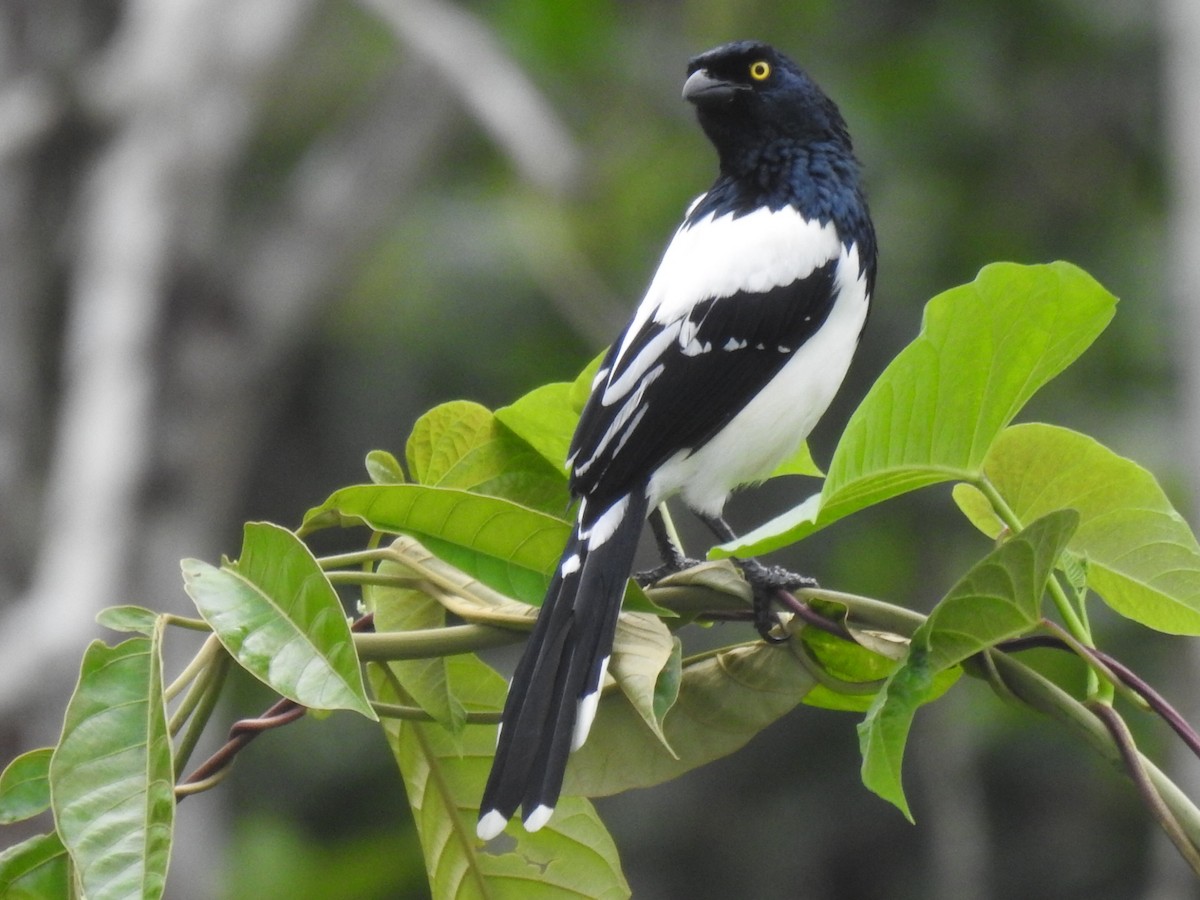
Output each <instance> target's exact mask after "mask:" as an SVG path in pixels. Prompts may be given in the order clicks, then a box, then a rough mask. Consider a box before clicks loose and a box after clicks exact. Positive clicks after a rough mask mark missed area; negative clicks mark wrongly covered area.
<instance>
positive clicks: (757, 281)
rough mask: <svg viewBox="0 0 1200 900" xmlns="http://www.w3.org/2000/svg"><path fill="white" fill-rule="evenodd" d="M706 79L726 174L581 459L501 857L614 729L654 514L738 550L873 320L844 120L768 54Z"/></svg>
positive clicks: (576, 457) (585, 429)
mask: <svg viewBox="0 0 1200 900" xmlns="http://www.w3.org/2000/svg"><path fill="white" fill-rule="evenodd" d="M687 72H688V76H687V81H686V82H685V83H684V86H683V97H684V99H685V100H687V101H688V102H690V103H691V104H693V105H694V106H695V108H696V114H697V117H698V118H699V121H700V127H701V128H703V129H704V133H705V134H706V135H707V136H708V139H709V140H710V141H711V142H712V144H713V146H714V147H715V148H716V151H717V157H718V160H719V163H720V171H719V174H718V175H717V179H716V181H715V182H714V183H713V185H712V187H711V188H709V190H708V192H707V193H705V194H703V195H701V196H700V197H699V198H698V199H697V200H695V201H694V202H693V203H692V205H691V206H690V207H689V208H688V210H687V213H686V215H685V216H684V219H683V224H682V225H680V226H679V230H678V231H676V232H675V236H674V237H673V238H672V239H671V242H670V244H669V245H668V246H667V249H666V252H665V253H664V254H663V257H662V261H661V262H660V263H659V266H658V271H657V272H656V273H655V275H654V278H653V280H652V281H651V282H650V287H649V288H648V289H647V291H646V295H645V297H644V298H643V300H642V302H641V305H640V306H638V308H637V310H636V311H635V312H634V314H633V318H632V319H631V320H630V321H629V324H628V325H626V326H625V330H624V331H623V332H621V334H620V336H619V337H618V338H617V339H616V341H615V343H614V344H613V345H612V347H611V348H610V350H609V351H608V354H607V356H606V357H605V358H604V361H603V363H602V364H601V366H600V370H599V371H598V372H597V373H596V378H595V381H594V382H593V383H592V391H591V396H590V398H589V400H588V401H587V404H586V406H585V407H584V410H583V414H582V416H581V418H580V420H579V425H578V427H577V429H576V432H575V437H574V440H573V442H572V444H571V450H570V456H569V458H568V462H569V466H570V486H571V492H572V494H573V495H574V496H575V497H577V498H578V499H579V512H578V518H577V522H576V524H575V527H574V530H573V531H572V532H571V537H570V539H569V540H568V541H567V546H566V549H565V550H564V551H563V555H562V561H561V562H560V563H559V566H558V569H557V570H556V572H555V574H554V577H553V579H552V581H551V583H550V587H549V589H548V591H547V593H546V599H545V602H544V603H543V605H542V608H541V612H540V614H539V615H538V618H537V622H536V624H535V626H534V629H533V632H532V634H531V635H530V637H529V641H528V644H527V645H526V647H525V651H524V655H523V657H522V658H521V661H520V663H519V664H518V666H517V669H516V673H515V674H514V676H513V680H512V685H511V687H510V688H509V693H508V700H507V702H506V703H505V706H504V713H503V717H502V722H503V725H502V726H501V729H500V736H499V741H498V744H497V748H496V758H495V761H494V762H493V764H492V771H491V775H490V777H489V778H488V782H487V788H486V789H485V791H484V795H483V800H482V802H481V804H480V817H479V825H478V834H479V837H480V838H482V839H483V840H490V839H491V838H493V837H495V836H496V835H497V834H499V833H500V832H501V831H502V830H503V829H504V827H505V825H506V823H507V822H508V819H509V817H510V816H511V815H512V814H513V813H514V812H515V810H516V808H517V806H518V805H519V806H521V807H522V810H523V818H524V825H525V828H526V829H527V830H529V831H535V830H537V829H538V828H541V827H542V826H543V825H545V824H546V822H547V821H548V820H549V818H550V816H551V814H552V813H553V811H554V805H555V803H556V802H557V800H558V796H559V791H560V789H561V787H562V781H563V771H564V769H565V768H566V763H567V756H568V754H569V753H570V751H571V750H573V749H576V748H578V747H579V746H581V745H582V744H583V742H584V740H585V739H586V737H587V734H588V730H589V729H590V727H591V724H592V719H593V718H594V716H595V714H596V706H597V703H598V702H599V697H600V690H601V688H602V687H603V686H604V679H605V676H606V673H607V668H608V661H609V656H610V654H611V652H612V642H613V634H614V629H615V628H616V622H617V615H618V613H619V611H620V607H621V599H622V596H623V594H624V591H625V584H626V580H627V579H628V577H629V575H630V572H631V570H632V568H633V559H634V551H635V549H636V547H637V543H638V538H639V536H640V534H641V531H642V526H643V523H644V522H645V521H646V518H647V515H648V514H649V513H650V512H651V511H652V510H654V509H655V507H656V506H657V505H658V504H659V503H660V502H662V501H663V500H665V499H666V498H668V497H671V496H674V495H679V496H680V497H681V498H682V500H683V502H684V503H686V504H687V506H688V507H690V508H691V509H692V510H693V511H695V512H696V513H697V514H699V515H700V517H701V518H702V519H704V520H705V521H706V522H708V523H709V524H710V526H711V527H713V528H714V530H716V531H717V533H718V534H721V535H722V536H726V533H728V535H731V534H732V533H731V532H729V531H728V526H726V525H725V524H724V521H723V520H722V519H721V518H720V516H721V511H722V508H723V506H724V504H725V500H726V498H727V497H728V495H729V493H730V492H731V491H732V490H733V489H734V488H736V487H738V486H739V485H743V484H747V483H749V482H754V481H760V480H762V479H763V478H765V477H766V476H767V475H769V474H770V473H771V472H772V471H773V470H774V469H775V468H776V466H778V465H779V464H780V463H781V462H782V461H783V460H785V459H786V458H788V457H789V456H790V455H791V454H792V453H794V452H795V451H796V450H797V449H798V447H799V445H800V443H801V441H803V440H804V439H805V438H806V437H807V436H808V433H809V432H810V431H811V430H812V428H813V426H814V425H815V424H816V423H817V420H818V419H819V418H820V417H821V415H822V414H823V413H824V412H825V409H826V407H828V405H829V403H830V401H831V400H832V399H833V396H834V394H835V393H836V391H837V389H838V387H839V385H840V384H841V382H842V379H843V377H844V376H845V374H846V369H847V368H848V367H849V365H850V359H851V357H852V356H853V354H854V350H855V347H856V346H857V345H858V339H859V336H860V334H861V333H862V330H863V327H864V325H865V323H866V321H867V309H868V306H869V303H870V298H871V292H872V289H873V287H874V283H875V232H874V228H873V227H872V225H871V219H870V215H869V213H868V212H867V207H866V204H865V202H864V200H863V195H862V191H861V188H860V186H859V172H858V163H857V161H856V160H855V158H854V152H853V150H852V148H851V145H850V135H849V134H848V132H847V129H846V123H845V122H844V121H843V119H842V116H841V114H840V113H839V112H838V109H837V107H836V106H835V105H834V104H833V102H832V101H831V100H830V99H829V98H828V97H826V96H825V94H824V93H823V92H822V91H821V89H820V88H819V87H817V85H816V84H814V83H813V81H812V80H811V79H810V78H809V77H808V75H807V74H805V72H804V71H803V70H801V69H800V68H799V67H798V66H797V65H796V64H795V63H793V62H792V61H791V60H789V59H788V58H787V57H785V56H784V55H783V54H781V53H779V52H778V51H777V50H775V49H774V48H772V47H770V46H768V45H767V44H763V43H759V42H754V41H740V42H737V43H732V44H725V45H723V46H721V47H717V48H716V49H713V50H710V51H708V52H707V53H703V54H701V55H699V56H697V57H695V58H694V59H692V60H691V61H690V62H689V63H688V68H687ZM664 544H665V542H664V541H663V540H662V539H661V536H660V548H661V547H662V546H663V545H664ZM664 555H666V556H673V557H674V561H675V562H677V563H678V562H680V561H682V553H681V552H679V551H674V552H673V553H672V552H671V551H669V550H668V552H667V553H665V554H664ZM752 562H753V561H752V560H750V561H747V563H752ZM745 571H746V574H747V576H751V575H754V574H759V573H762V572H765V571H768V570H766V568H765V567H762V566H757V568H755V569H751V568H750V567H748V566H747V567H746V568H745ZM751 582H752V583H753V579H751ZM768 603H769V595H768ZM756 605H757V604H756ZM768 608H769V607H768ZM760 631H763V633H764V637H766V636H767V633H766V631H765V630H764V629H763V627H762V625H761V624H760Z"/></svg>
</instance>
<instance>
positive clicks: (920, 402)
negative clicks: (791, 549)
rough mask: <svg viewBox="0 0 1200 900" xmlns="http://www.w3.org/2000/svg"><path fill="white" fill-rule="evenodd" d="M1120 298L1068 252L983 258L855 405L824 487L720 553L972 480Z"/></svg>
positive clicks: (784, 540) (747, 550)
mask: <svg viewBox="0 0 1200 900" xmlns="http://www.w3.org/2000/svg"><path fill="white" fill-rule="evenodd" d="M1115 305H1116V298H1114V297H1113V296H1112V295H1111V294H1109V293H1108V292H1107V291H1105V290H1104V288H1102V287H1101V286H1100V285H1099V284H1098V283H1097V282H1096V281H1095V280H1093V279H1092V278H1091V276H1089V275H1088V274H1087V273H1086V272H1084V271H1082V270H1081V269H1078V268H1076V267H1075V266H1072V265H1070V264H1068V263H1062V262H1058V263H1052V264H1050V265H1041V266H1019V265H1015V264H1013V263H999V264H995V265H990V266H987V267H985V268H984V269H983V270H982V271H981V272H980V273H979V276H978V277H977V278H976V279H975V281H974V282H972V283H971V284H967V285H963V286H961V287H957V288H953V289H951V290H949V291H946V292H945V293H943V294H940V295H939V296H937V297H934V298H933V299H932V300H930V301H929V303H928V305H927V306H926V307H925V316H924V319H923V322H922V325H921V333H920V334H919V335H918V336H917V339H916V340H915V341H913V342H912V343H911V344H909V345H908V346H907V347H906V348H904V350H902V351H901V352H900V354H899V355H897V357H896V358H895V359H894V360H892V362H891V364H890V365H889V366H888V367H887V369H885V370H884V372H883V374H882V375H880V376H879V379H878V380H877V381H876V382H875V385H874V386H873V387H872V388H871V390H870V392H869V393H868V394H867V396H866V398H865V399H864V400H863V402H862V404H861V405H860V406H859V407H858V409H857V410H856V411H855V412H854V415H853V416H851V418H850V422H849V423H848V424H847V426H846V430H845V432H844V433H843V434H842V438H841V440H840V441H839V443H838V446H837V449H836V451H835V452H834V455H833V460H832V461H831V462H830V464H829V475H828V477H827V478H826V479H825V484H824V486H823V488H822V491H821V493H820V495H819V496H818V497H813V498H810V499H809V500H808V501H806V502H805V503H804V504H802V505H801V506H799V507H797V508H795V509H793V510H789V511H788V512H786V513H784V514H782V515H781V516H779V517H777V518H776V519H774V520H772V521H770V522H768V523H766V524H765V525H763V526H761V527H760V528H758V529H755V531H754V532H752V533H751V534H748V535H746V536H744V537H743V538H741V539H740V540H739V541H738V542H736V544H733V543H731V544H729V545H723V546H722V547H721V549H720V551H719V552H720V553H721V554H731V555H738V556H757V555H759V554H762V553H765V552H768V551H770V550H774V549H777V548H779V547H782V546H785V545H787V544H791V543H794V542H796V541H798V540H800V539H802V538H804V537H806V536H807V535H809V534H811V533H813V532H814V531H817V530H819V529H821V528H824V527H825V526H827V525H829V524H830V523H832V522H835V521H837V520H838V519H840V518H842V517H843V516H847V515H849V514H850V513H853V512H856V511H857V510H860V509H863V508H865V507H867V506H871V505H873V504H876V503H880V502H882V501H884V500H887V499H889V498H891V497H896V496H898V495H900V494H903V493H905V492H906V491H911V490H915V489H917V488H920V487H924V486H926V485H930V484H936V483H938V482H943V481H950V480H967V481H969V480H974V479H975V478H977V477H978V475H979V474H980V471H981V468H982V465H983V461H984V458H985V457H986V455H987V453H988V450H989V449H990V448H991V446H992V443H993V442H994V441H995V440H996V437H997V436H998V435H999V434H1000V432H1001V431H1002V430H1003V429H1004V428H1005V426H1007V425H1008V423H1009V422H1011V421H1012V418H1013V417H1014V416H1015V415H1016V414H1017V413H1018V412H1019V411H1020V409H1021V407H1022V406H1024V405H1025V403H1026V402H1027V401H1028V400H1029V398H1030V397H1031V396H1033V394H1034V393H1035V392H1036V391H1037V390H1038V389H1039V388H1040V387H1042V385H1044V384H1045V383H1046V382H1048V381H1049V380H1050V379H1051V378H1053V377H1054V376H1055V375H1057V374H1058V373H1059V372H1061V371H1062V370H1063V369H1065V368H1066V367H1067V366H1068V365H1070V364H1071V363H1072V362H1073V361H1074V360H1075V359H1076V358H1077V357H1078V356H1079V355H1080V354H1081V353H1082V352H1083V351H1084V350H1085V349H1086V348H1087V347H1088V346H1089V345H1090V344H1091V343H1092V341H1094V340H1095V339H1096V337H1097V336H1098V335H1099V334H1100V332H1101V331H1103V330H1104V328H1105V326H1106V325H1107V324H1108V322H1109V320H1110V319H1111V318H1112V315H1113V312H1114V310H1115Z"/></svg>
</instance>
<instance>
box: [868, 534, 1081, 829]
mask: <svg viewBox="0 0 1200 900" xmlns="http://www.w3.org/2000/svg"><path fill="white" fill-rule="evenodd" d="M1078 523H1079V516H1078V515H1077V514H1076V513H1075V512H1074V511H1072V510H1058V511H1056V512H1053V513H1050V514H1049V515H1047V516H1045V517H1044V518H1041V519H1038V520H1037V521H1036V522H1034V523H1033V524H1031V525H1030V526H1029V527H1027V528H1026V529H1025V530H1024V531H1022V532H1021V533H1020V534H1017V535H1015V536H1013V537H1011V538H1010V539H1009V540H1007V541H1005V542H1004V543H1003V544H1001V545H1000V546H999V547H997V548H996V549H995V550H993V551H992V552H991V553H989V554H988V555H987V556H986V557H984V558H983V559H982V560H980V561H979V562H978V563H977V564H976V565H974V566H973V567H972V568H971V569H970V570H969V571H968V572H967V573H966V575H964V576H963V577H962V579H961V580H960V581H959V582H958V583H957V584H955V585H954V587H952V588H951V589H950V592H949V593H947V594H946V596H945V597H943V598H942V600H941V601H940V602H939V603H938V605H937V606H935V607H934V609H933V611H932V612H931V613H930V614H929V618H928V619H926V620H925V622H924V623H923V624H922V625H921V627H919V628H918V629H917V630H916V632H915V633H914V634H913V637H912V642H911V645H910V647H909V652H908V657H907V658H906V659H905V661H904V664H903V665H901V666H900V667H899V668H898V669H897V670H896V671H895V672H893V673H892V675H891V676H889V678H888V680H887V682H886V683H885V684H884V687H883V690H882V691H880V692H879V695H878V696H877V697H876V698H875V701H874V702H873V703H872V704H871V708H870V709H869V710H868V712H867V716H866V718H865V719H864V720H863V721H862V723H861V724H860V725H859V726H858V736H859V748H860V750H861V752H862V757H863V764H862V779H863V784H865V785H866V786H867V787H868V788H870V789H871V790H872V791H874V792H875V793H876V794H878V795H879V796H880V797H883V798H884V799H885V800H889V801H891V802H892V803H893V804H895V805H896V807H897V808H898V809H899V810H900V811H901V812H903V813H904V815H905V816H906V817H907V818H909V819H910V820H911V819H912V814H911V813H910V812H909V809H908V802H907V800H906V799H905V797H904V789H903V787H902V785H901V781H900V765H901V761H902V760H903V757H904V748H905V745H906V743H907V741H908V732H909V729H910V727H911V725H912V720H913V717H914V716H915V715H916V712H917V708H918V707H919V706H921V705H922V704H923V703H926V702H928V701H929V700H930V699H932V696H931V688H932V686H933V682H934V676H935V675H937V674H938V673H939V672H943V671H945V670H946V669H949V668H950V667H951V666H955V665H958V664H959V663H961V662H962V661H963V660H964V659H966V658H967V657H969V656H972V655H974V654H975V653H978V652H980V651H981V650H985V649H987V648H989V647H993V646H995V645H996V644H998V643H1000V642H1001V641H1004V640H1008V639H1010V638H1013V637H1016V636H1018V635H1021V634H1024V633H1026V632H1028V631H1030V630H1032V629H1033V628H1034V627H1036V626H1037V624H1038V622H1039V621H1040V619H1041V603H1042V595H1043V593H1045V590H1046V582H1047V581H1048V580H1049V578H1050V576H1051V574H1052V573H1053V571H1054V566H1055V564H1056V563H1057V562H1058V559H1059V557H1060V556H1061V555H1062V553H1063V551H1064V549H1065V548H1066V546H1067V542H1068V541H1069V540H1070V538H1071V535H1072V533H1073V532H1074V530H1075V528H1076V526H1077V525H1078Z"/></svg>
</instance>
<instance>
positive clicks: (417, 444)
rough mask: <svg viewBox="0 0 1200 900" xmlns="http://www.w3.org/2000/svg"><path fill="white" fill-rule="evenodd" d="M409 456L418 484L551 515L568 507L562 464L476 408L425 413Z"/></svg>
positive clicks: (444, 407) (463, 405)
mask: <svg viewBox="0 0 1200 900" xmlns="http://www.w3.org/2000/svg"><path fill="white" fill-rule="evenodd" d="M406 453H407V456H408V466H409V470H410V471H411V472H412V475H413V480H414V481H416V482H417V483H419V484H425V485H431V486H433V485H436V486H438V487H448V488H463V489H464V490H468V491H471V492H473V493H476V494H488V495H490V496H493V497H503V498H505V499H507V500H512V501H514V502H516V503H521V504H523V505H525V506H529V507H532V508H533V509H539V510H542V511H543V512H550V513H558V512H563V511H565V510H566V509H567V507H568V506H569V505H570V497H569V496H568V494H567V479H566V476H565V475H564V474H563V472H562V471H561V465H562V463H561V461H560V462H559V463H558V465H551V464H549V463H547V461H546V460H545V459H543V458H542V456H541V454H540V453H539V452H538V451H537V450H535V449H534V448H533V447H531V446H529V444H527V443H526V442H525V441H523V440H520V439H519V438H517V437H516V436H515V435H514V434H512V432H510V431H509V430H508V429H507V428H505V427H504V426H502V425H501V424H500V423H499V422H498V421H497V418H496V416H494V415H493V414H492V412H491V411H490V410H488V409H487V408H486V407H483V406H480V405H479V404H478V403H471V402H469V401H466V400H456V401H453V402H451V403H443V404H441V405H440V406H436V407H434V408H433V409H431V410H430V411H429V412H427V413H425V415H423V416H421V418H420V419H418V420H417V423H416V424H415V425H414V426H413V430H412V435H411V436H410V437H409V439H408V446H407V450H406Z"/></svg>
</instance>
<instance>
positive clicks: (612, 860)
mask: <svg viewBox="0 0 1200 900" xmlns="http://www.w3.org/2000/svg"><path fill="white" fill-rule="evenodd" d="M447 671H448V674H449V677H450V682H451V686H452V688H453V691H454V694H455V695H456V696H457V697H459V698H460V699H461V700H462V702H463V704H464V705H465V706H466V708H467V709H469V710H488V711H493V712H495V711H499V710H500V709H501V708H502V706H503V704H504V695H505V692H506V690H507V687H506V685H505V682H504V679H502V678H501V677H500V676H499V675H498V674H497V673H496V672H494V671H493V670H492V669H490V668H488V667H487V666H486V665H484V664H483V663H482V662H480V661H479V660H478V659H477V658H476V657H475V656H473V655H464V656H455V657H452V658H450V659H448V660H447ZM385 673H386V670H385V669H384V668H383V667H381V666H378V665H374V664H373V665H371V666H370V667H369V677H370V681H371V686H372V689H373V690H374V691H375V693H376V696H378V697H379V699H380V700H382V701H384V702H387V703H406V702H408V700H407V698H406V697H405V696H404V694H403V691H402V690H399V691H398V690H397V686H396V684H395V682H394V681H393V680H391V679H390V678H389V677H387V675H386V674H385ZM384 730H385V732H386V733H387V737H388V743H389V745H390V746H391V748H392V753H393V754H394V755H395V757H396V762H397V763H398V765H399V767H400V772H401V775H403V777H404V786H405V790H406V791H407V792H408V798H409V803H410V804H411V806H412V810H413V819H414V821H415V822H416V827H417V834H418V836H419V837H420V840H421V849H422V851H423V852H424V854H425V865H426V868H427V870H428V872H429V884H430V891H431V893H432V895H433V896H434V897H491V896H496V897H522V898H526V897H528V898H535V900H536V898H546V900H549V898H555V897H562V896H578V897H605V898H610V897H611V898H619V897H628V896H629V886H628V884H626V882H625V878H624V876H623V875H622V873H621V868H620V861H619V859H618V857H617V850H616V847H615V846H614V845H613V842H612V838H610V837H609V835H608V832H607V831H606V830H605V828H604V825H603V823H602V822H601V821H600V818H599V816H598V815H597V814H596V811H595V809H593V807H592V805H591V804H590V803H588V801H586V800H584V799H582V798H579V797H562V798H561V799H560V800H559V803H558V806H557V808H556V810H555V813H554V817H553V818H552V819H551V820H550V822H549V824H547V825H546V826H545V827H544V828H542V829H541V830H540V831H537V832H534V833H533V834H529V833H528V832H526V831H525V830H524V829H523V828H521V827H520V825H519V824H518V825H510V826H509V828H508V830H507V832H506V835H507V836H506V837H505V838H504V839H503V840H499V839H498V840H495V841H492V842H490V843H488V844H486V845H485V844H482V843H481V842H480V841H479V840H478V839H476V837H475V818H476V817H477V815H478V812H479V798H480V797H481V796H482V794H483V786H484V783H485V782H486V781H487V775H488V770H489V768H490V767H491V760H492V755H493V752H494V750H495V746H496V727H495V726H494V725H493V726H470V727H468V728H466V729H465V730H464V731H463V733H462V735H461V737H460V738H459V739H455V738H454V737H453V736H451V735H449V734H448V733H447V732H446V731H445V730H444V729H442V728H440V727H438V726H436V725H431V724H428V723H420V722H407V721H400V720H396V719H388V720H385V721H384Z"/></svg>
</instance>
